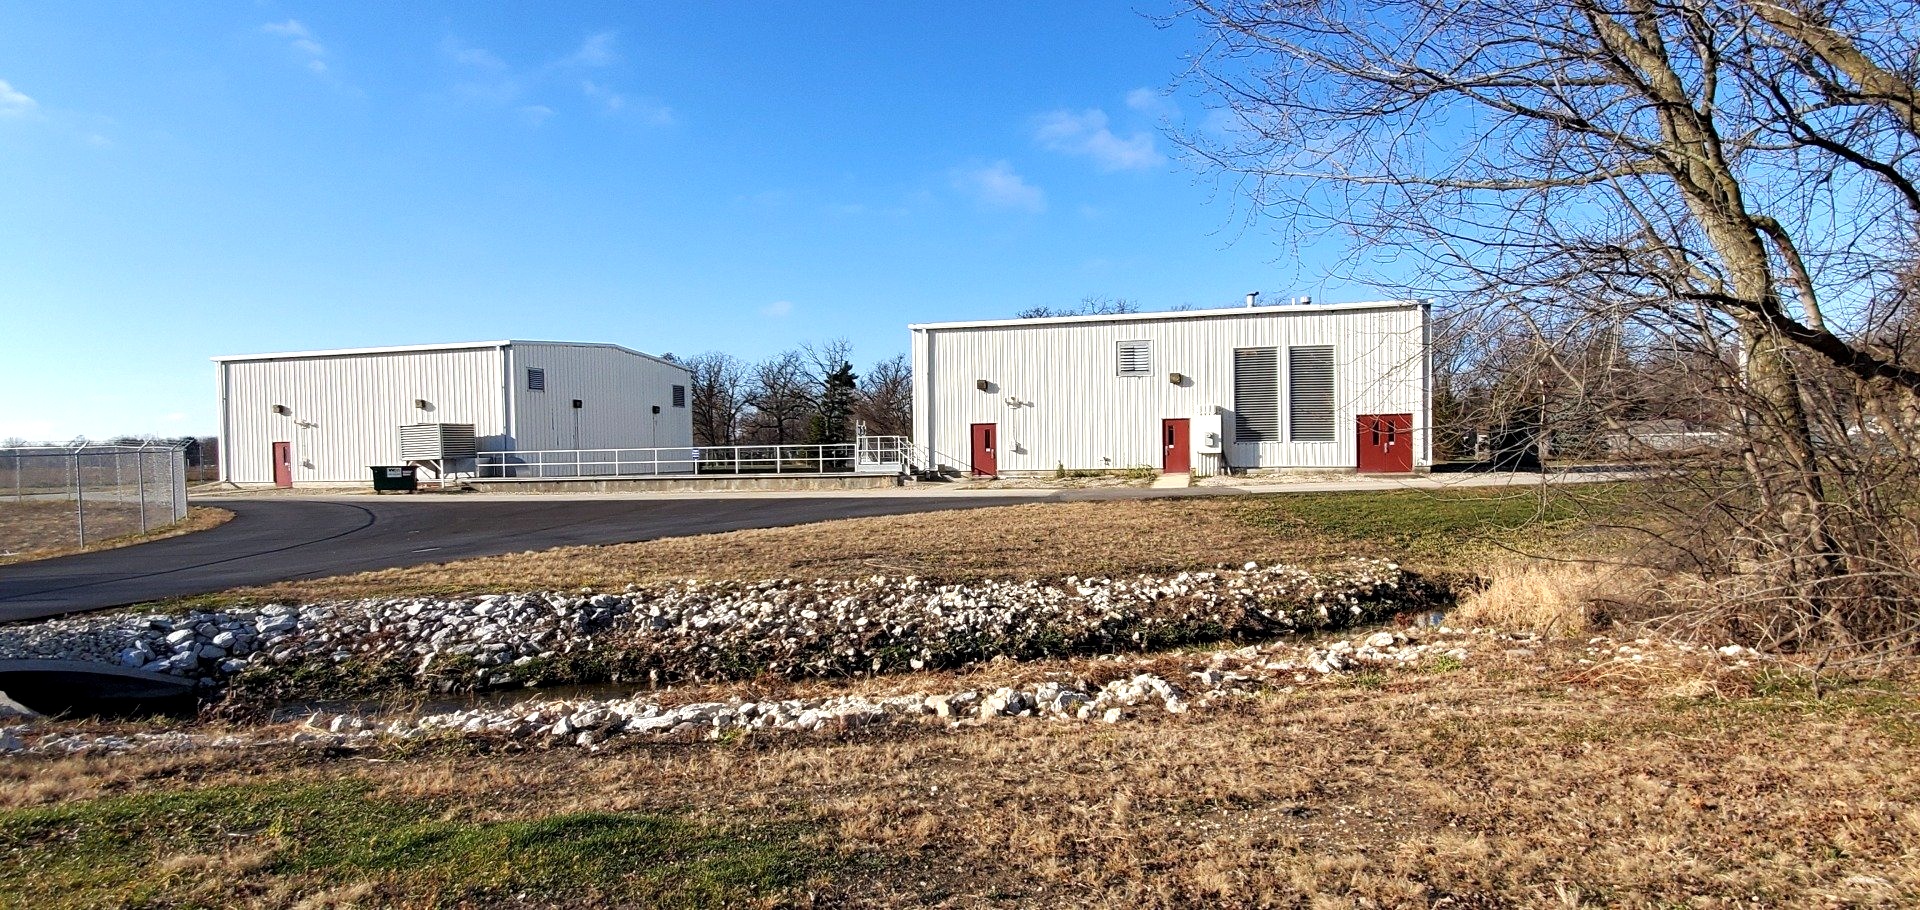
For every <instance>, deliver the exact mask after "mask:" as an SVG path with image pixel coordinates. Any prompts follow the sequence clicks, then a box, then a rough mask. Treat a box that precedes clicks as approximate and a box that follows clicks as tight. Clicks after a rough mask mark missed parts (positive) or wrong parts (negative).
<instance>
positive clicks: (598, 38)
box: [560, 32, 620, 66]
mask: <svg viewBox="0 0 1920 910" xmlns="http://www.w3.org/2000/svg"><path fill="white" fill-rule="evenodd" d="M618 37H619V34H618V33H617V32H600V33H599V34H595V35H590V36H588V37H587V40H585V41H582V42H580V49H579V50H576V51H574V52H573V54H572V55H570V56H568V57H567V58H566V59H565V60H562V61H560V62H561V63H562V64H566V65H570V66H608V65H611V64H614V63H617V62H619V60H620V52H619V51H617V50H615V49H614V41H615V39H617V38H618Z"/></svg>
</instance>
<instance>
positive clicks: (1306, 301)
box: [1300, 296, 1313, 306]
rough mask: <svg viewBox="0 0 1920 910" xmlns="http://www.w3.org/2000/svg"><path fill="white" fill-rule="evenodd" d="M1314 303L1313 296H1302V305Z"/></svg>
mask: <svg viewBox="0 0 1920 910" xmlns="http://www.w3.org/2000/svg"><path fill="white" fill-rule="evenodd" d="M1312 303H1313V298H1312V297H1305V296H1303V297H1301V298H1300V305H1301V306H1310V305H1311V304H1312Z"/></svg>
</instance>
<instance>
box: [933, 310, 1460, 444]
mask: <svg viewBox="0 0 1920 910" xmlns="http://www.w3.org/2000/svg"><path fill="white" fill-rule="evenodd" d="M1426 312H1427V311H1426V307H1425V306H1424V305H1421V304H1417V303H1396V304H1383V305H1380V306H1375V307H1368V308H1338V307H1293V308H1287V309H1278V308H1276V309H1273V310H1261V309H1257V310H1253V311H1250V312H1249V311H1242V310H1229V311H1221V312H1220V313H1218V314H1211V313H1209V314H1192V313H1188V314H1169V315H1168V316H1167V317H1166V318H1152V317H1147V318H1139V317H1129V318H1126V319H1123V320H1114V321H1095V320H1076V321H1067V322H1055V323H1047V322H1035V323H1031V324H1013V325H983V326H966V325H950V326H922V327H918V328H916V329H915V331H914V438H915V441H916V442H917V443H918V444H919V445H921V446H923V447H926V448H929V449H931V450H932V451H933V452H934V456H933V459H934V462H935V463H936V464H944V465H949V466H952V467H956V468H962V469H965V468H968V467H970V465H969V464H968V461H969V459H970V457H971V455H970V445H969V438H968V426H969V424H974V423H994V424H998V425H999V427H1000V438H1001V444H1000V446H999V451H998V452H997V455H998V460H999V467H1000V470H1002V471H1050V470H1053V469H1055V468H1056V467H1066V468H1070V469H1072V468H1124V467H1130V466H1137V465H1147V466H1151V467H1156V468H1157V467H1159V466H1160V464H1161V450H1160V421H1161V419H1162V418H1169V417H1173V418H1178V417H1192V416H1194V415H1196V414H1197V413H1199V412H1200V411H1201V409H1202V408H1211V407H1214V406H1218V407H1220V408H1222V409H1225V410H1226V411H1227V413H1228V419H1227V421H1226V425H1227V427H1228V428H1229V435H1231V432H1232V430H1231V428H1232V427H1233V420H1232V408H1233V351H1234V349H1235V348H1275V349H1278V351H1279V356H1278V360H1279V362H1280V363H1281V364H1284V363H1286V360H1287V353H1286V351H1287V349H1288V348H1290V347H1293V346H1296V345H1297V346H1308V345H1332V346H1333V349H1334V352H1333V353H1334V365H1335V372H1334V376H1335V379H1334V390H1335V403H1336V413H1335V417H1334V434H1335V435H1334V440H1333V441H1332V442H1301V443H1295V442H1285V441H1274V442H1264V443H1240V442H1235V443H1234V444H1232V445H1230V446H1229V447H1228V456H1227V457H1228V458H1229V459H1230V461H1231V464H1232V465H1234V466H1236V467H1242V468H1246V467H1255V468H1351V467H1353V466H1354V464H1355V461H1356V454H1357V453H1356V449H1355V440H1354V437H1353V434H1354V418H1355V416H1356V415H1359V414H1372V413H1410V414H1412V415H1413V417H1414V432H1415V437H1416V441H1415V449H1414V451H1415V452H1416V453H1419V454H1420V456H1421V457H1420V458H1419V459H1418V463H1420V464H1425V463H1427V458H1426V453H1427V452H1428V451H1429V448H1428V447H1429V444H1430V443H1429V441H1428V440H1427V439H1426V436H1427V433H1428V427H1427V419H1428V418H1427V407H1426V403H1425V401H1424V396H1425V393H1426V389H1425V385H1426V352H1425V341H1426V325H1425V323H1426ZM1138 340H1145V341H1149V342H1151V344H1152V347H1153V373H1152V374H1151V375H1149V376H1144V377H1128V376H1116V375H1114V372H1115V370H1114V357H1115V351H1116V350H1117V345H1118V344H1119V343H1120V342H1122V341H1138ZM1169 373H1180V374H1182V382H1181V384H1180V385H1177V386H1176V385H1174V384H1172V383H1171V382H1169V381H1168V378H1167V377H1168V374H1169ZM981 379H985V380H987V381H988V382H990V383H991V384H992V386H991V389H992V391H990V392H982V391H979V390H978V389H977V388H976V387H975V383H976V381H977V380H981ZM1286 400H1287V390H1286V388H1285V387H1284V385H1283V386H1282V388H1281V390H1280V403H1281V409H1282V414H1281V418H1282V419H1281V426H1282V427H1283V428H1284V427H1285V426H1286V416H1287V415H1286V414H1285V409H1286ZM1210 460H1211V459H1210V458H1199V459H1196V461H1195V467H1196V468H1197V469H1199V470H1201V471H1203V472H1204V471H1208V470H1212V469H1214V467H1216V466H1214V465H1212V464H1210Z"/></svg>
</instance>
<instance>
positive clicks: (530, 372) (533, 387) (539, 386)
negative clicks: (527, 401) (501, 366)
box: [527, 367, 547, 392]
mask: <svg viewBox="0 0 1920 910" xmlns="http://www.w3.org/2000/svg"><path fill="white" fill-rule="evenodd" d="M546 390H547V371H546V370H543V369H541V368H539V367H527V391H529V392H544V391H546Z"/></svg>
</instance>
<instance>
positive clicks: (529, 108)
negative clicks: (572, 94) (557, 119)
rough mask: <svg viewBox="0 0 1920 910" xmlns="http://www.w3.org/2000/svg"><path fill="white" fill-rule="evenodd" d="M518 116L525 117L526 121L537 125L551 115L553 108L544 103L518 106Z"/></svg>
mask: <svg viewBox="0 0 1920 910" xmlns="http://www.w3.org/2000/svg"><path fill="white" fill-rule="evenodd" d="M520 116H522V117H525V118H527V122H528V123H531V124H533V125H534V126H539V125H540V124H542V123H545V122H547V118H548V117H551V116H553V108H550V107H548V106H546V105H544V104H528V105H524V106H522V107H521V108H520Z"/></svg>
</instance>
